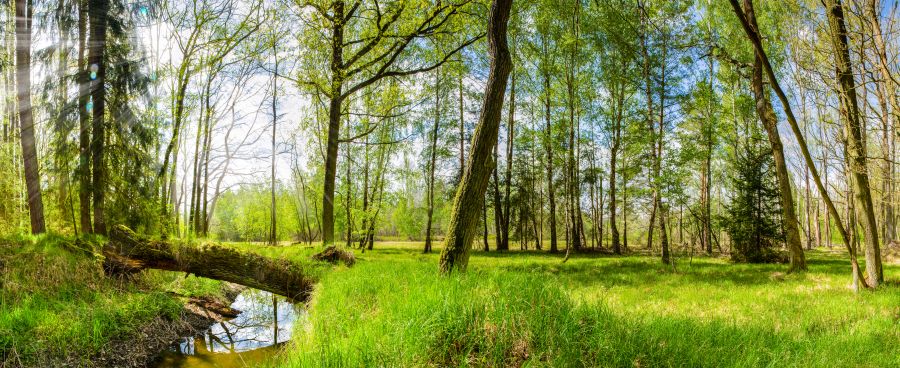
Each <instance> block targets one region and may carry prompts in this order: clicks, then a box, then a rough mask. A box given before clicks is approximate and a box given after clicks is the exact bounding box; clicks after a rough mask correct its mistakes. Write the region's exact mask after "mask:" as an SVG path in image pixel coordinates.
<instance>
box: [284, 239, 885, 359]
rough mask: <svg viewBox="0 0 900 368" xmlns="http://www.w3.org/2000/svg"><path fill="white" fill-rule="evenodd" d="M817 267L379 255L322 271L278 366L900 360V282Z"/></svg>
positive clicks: (821, 260) (392, 251) (837, 264)
mask: <svg viewBox="0 0 900 368" xmlns="http://www.w3.org/2000/svg"><path fill="white" fill-rule="evenodd" d="M810 259H811V271H810V272H808V273H806V274H803V275H784V274H782V273H780V272H779V270H781V269H782V268H783V266H778V265H732V264H727V263H725V262H724V261H721V260H717V259H695V260H694V261H693V262H690V263H688V262H684V263H682V264H680V265H679V267H678V269H679V270H678V272H677V273H675V272H673V271H672V270H671V268H668V267H662V266H659V265H657V262H656V260H655V259H651V258H647V257H597V258H594V257H575V258H573V259H571V260H570V261H569V262H567V263H565V264H563V263H561V259H560V257H559V256H550V255H546V254H542V253H535V252H529V253H519V252H513V253H506V254H485V253H477V255H476V256H475V257H473V259H472V266H471V269H470V271H469V272H468V273H466V274H462V275H454V276H452V277H439V276H438V275H437V273H436V258H435V256H424V255H419V254H417V253H415V251H414V250H407V249H404V248H389V249H382V250H376V251H375V252H369V253H366V254H363V255H360V262H359V263H358V264H357V266H355V267H354V268H350V269H346V268H339V269H337V270H335V271H334V272H331V273H329V274H327V275H325V276H324V277H323V279H322V282H321V284H320V286H319V287H318V289H317V291H316V293H315V294H314V297H313V300H312V303H311V305H310V308H311V310H310V322H309V324H308V325H306V326H298V327H297V331H295V334H294V341H293V342H292V343H291V345H289V347H288V349H287V350H286V351H285V352H284V354H283V356H282V357H281V359H280V360H279V361H278V362H276V363H275V364H277V365H280V366H286V367H373V366H386V367H401V366H402V367H409V366H441V367H445V366H450V367H456V366H523V365H524V366H550V367H578V366H589V367H605V366H609V367H621V366H640V367H644V366H706V367H759V366H769V367H807V366H824V367H830V366H833V367H846V366H862V367H883V366H900V354H898V352H897V349H896V347H897V346H900V288H898V287H897V286H896V285H894V286H887V287H884V288H882V289H881V290H879V291H877V292H874V293H873V292H865V293H863V294H861V295H854V294H852V293H851V292H850V291H848V290H847V289H846V288H845V284H846V281H847V279H848V278H847V276H848V275H846V272H845V271H846V270H845V268H846V267H845V266H846V265H845V264H844V263H846V262H843V260H842V259H838V258H835V256H832V255H827V254H824V253H814V254H812V255H811V257H810ZM898 271H900V270H898V269H897V267H895V266H891V267H888V270H887V273H888V277H889V279H891V278H893V279H896V278H898V276H900V272H898Z"/></svg>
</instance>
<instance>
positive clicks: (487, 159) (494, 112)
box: [440, 0, 513, 274]
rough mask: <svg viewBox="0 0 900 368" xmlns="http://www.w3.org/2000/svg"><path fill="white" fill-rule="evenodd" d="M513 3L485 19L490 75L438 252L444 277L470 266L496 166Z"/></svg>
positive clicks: (498, 2)
mask: <svg viewBox="0 0 900 368" xmlns="http://www.w3.org/2000/svg"><path fill="white" fill-rule="evenodd" d="M511 8H512V0H492V1H491V8H490V13H489V15H488V25H487V41H488V53H489V57H490V63H491V64H490V72H489V74H488V80H487V85H486V87H485V93H484V100H483V103H482V110H481V115H480V117H479V119H478V126H477V127H476V128H475V137H474V139H473V140H472V148H471V151H470V154H469V164H468V165H466V171H465V174H463V177H462V180H461V181H460V184H459V188H458V189H457V192H456V198H455V199H454V201H453V212H452V214H451V217H450V228H449V232H448V234H447V239H446V240H445V241H444V242H445V245H444V250H443V251H442V252H441V261H440V270H441V272H442V273H444V274H449V273H451V272H453V271H455V270H456V271H464V270H465V269H466V266H467V265H468V262H469V249H470V248H471V245H472V238H473V237H474V236H475V225H476V224H477V222H478V207H480V206H479V205H480V204H482V203H483V201H484V193H485V190H486V189H487V184H488V179H489V178H490V173H491V171H492V170H493V169H494V166H495V165H496V162H494V161H493V160H492V158H491V151H492V150H493V148H494V146H495V145H496V144H497V136H498V134H499V130H500V119H501V115H502V112H503V97H504V94H505V93H506V83H507V79H508V78H509V74H510V72H511V71H512V66H513V65H512V58H511V56H510V52H509V48H508V45H507V43H506V29H507V22H508V21H509V13H510V10H511Z"/></svg>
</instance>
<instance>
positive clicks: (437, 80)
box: [423, 69, 441, 253]
mask: <svg viewBox="0 0 900 368" xmlns="http://www.w3.org/2000/svg"><path fill="white" fill-rule="evenodd" d="M440 86H441V72H440V69H438V70H437V71H435V73H434V128H433V129H432V130H431V158H430V159H429V161H428V188H427V189H426V191H427V193H426V194H427V195H428V198H427V199H428V210H427V214H426V216H427V220H426V222H425V223H426V225H425V249H424V250H423V252H424V253H431V221H432V216H433V214H434V166H435V164H436V163H437V139H438V129H439V128H440V123H441V92H440Z"/></svg>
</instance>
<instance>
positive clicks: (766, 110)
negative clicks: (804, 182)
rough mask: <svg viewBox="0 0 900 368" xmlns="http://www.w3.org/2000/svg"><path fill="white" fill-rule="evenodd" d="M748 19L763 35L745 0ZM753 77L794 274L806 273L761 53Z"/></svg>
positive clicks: (756, 59) (792, 200) (748, 2)
mask: <svg viewBox="0 0 900 368" xmlns="http://www.w3.org/2000/svg"><path fill="white" fill-rule="evenodd" d="M744 15H745V16H746V17H747V21H748V23H749V24H750V26H751V27H752V28H753V30H754V32H756V33H759V25H758V24H757V22H756V13H755V12H754V10H753V4H752V3H751V2H750V0H744ZM754 54H755V56H754V58H753V76H752V78H751V83H750V85H751V86H752V87H753V96H754V98H755V100H756V114H757V116H758V117H759V119H760V120H761V121H762V123H763V127H765V129H766V134H767V135H768V137H769V144H770V145H771V147H772V155H773V156H774V158H775V175H776V177H777V178H778V188H779V191H780V192H781V210H782V211H783V214H782V220H783V223H784V232H785V242H786V244H787V247H788V249H789V250H790V252H791V267H790V271H805V270H806V257H805V256H804V254H803V246H802V245H801V244H800V230H799V229H798V228H797V224H798V221H797V216H796V214H795V213H794V208H795V207H794V199H793V196H792V193H791V192H792V189H791V181H790V177H789V174H788V169H787V164H786V163H785V159H784V148H783V147H782V144H781V136H780V135H779V133H778V120H777V119H776V117H775V110H774V109H772V104H771V103H770V102H769V94H768V92H767V91H766V90H765V89H764V87H763V71H762V57H761V56H760V55H759V53H758V52H756V53H754Z"/></svg>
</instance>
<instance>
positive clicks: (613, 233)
mask: <svg viewBox="0 0 900 368" xmlns="http://www.w3.org/2000/svg"><path fill="white" fill-rule="evenodd" d="M622 64H623V67H624V66H625V63H624V62H623V63H622ZM618 87H619V88H618V91H614V93H616V92H617V93H618V96H617V97H616V117H615V119H613V131H612V147H610V149H609V235H610V242H611V243H612V244H611V245H612V250H613V253H615V254H622V247H621V246H620V245H619V228H618V226H616V221H617V219H616V202H617V200H618V198H617V197H616V184H617V183H616V164H617V163H616V156H617V155H618V153H619V148H620V145H621V143H622V139H621V134H622V119H623V115H624V112H623V110H624V108H625V82H621V83H619V84H618Z"/></svg>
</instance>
